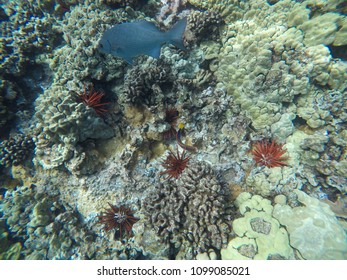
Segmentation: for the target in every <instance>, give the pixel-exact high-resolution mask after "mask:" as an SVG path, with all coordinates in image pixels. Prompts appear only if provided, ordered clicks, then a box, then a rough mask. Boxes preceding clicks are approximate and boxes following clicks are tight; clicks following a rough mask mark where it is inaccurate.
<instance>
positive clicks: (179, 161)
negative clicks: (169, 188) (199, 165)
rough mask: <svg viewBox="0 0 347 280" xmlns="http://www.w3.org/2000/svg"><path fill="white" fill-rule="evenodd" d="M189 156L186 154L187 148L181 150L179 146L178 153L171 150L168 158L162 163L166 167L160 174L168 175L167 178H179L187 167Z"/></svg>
mask: <svg viewBox="0 0 347 280" xmlns="http://www.w3.org/2000/svg"><path fill="white" fill-rule="evenodd" d="M189 160H190V157H189V156H186V150H183V152H181V153H180V152H179V150H178V148H177V150H176V154H175V153H174V152H172V151H170V152H169V154H168V156H167V157H166V159H165V160H164V161H163V163H162V164H161V165H162V166H163V167H164V169H165V170H164V171H162V172H160V175H164V176H166V177H165V179H171V178H176V179H177V178H178V177H179V176H180V175H181V174H182V173H183V171H184V170H185V169H186V167H187V165H188V162H189Z"/></svg>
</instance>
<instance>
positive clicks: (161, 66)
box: [120, 59, 174, 105]
mask: <svg viewBox="0 0 347 280" xmlns="http://www.w3.org/2000/svg"><path fill="white" fill-rule="evenodd" d="M148 61H149V63H144V64H139V65H137V66H135V67H133V68H130V69H129V70H128V72H127V73H126V75H125V78H124V92H123V93H124V94H123V95H122V97H121V98H120V102H121V101H122V100H123V99H124V101H125V102H127V103H129V102H130V103H134V104H148V105H150V104H156V103H158V101H160V99H159V98H161V96H162V95H163V90H162V89H161V86H162V85H163V84H166V83H171V84H172V83H173V80H174V77H173V76H172V74H171V71H170V67H169V66H168V65H165V63H163V62H161V61H160V60H153V59H149V60H148Z"/></svg>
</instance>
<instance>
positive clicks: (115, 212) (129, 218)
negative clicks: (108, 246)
mask: <svg viewBox="0 0 347 280" xmlns="http://www.w3.org/2000/svg"><path fill="white" fill-rule="evenodd" d="M109 205H110V208H108V209H106V213H102V215H100V216H98V218H99V223H101V224H103V225H104V229H105V230H106V231H110V230H113V229H115V230H117V229H118V231H119V234H118V235H116V234H115V238H116V237H117V236H118V237H120V238H122V237H123V233H124V230H125V231H126V233H127V235H128V236H129V235H131V234H132V227H133V225H134V224H135V223H136V222H137V221H138V220H139V219H138V218H135V217H134V216H133V214H134V212H133V211H132V210H131V209H130V208H127V207H125V206H120V207H117V206H115V205H112V204H111V203H109Z"/></svg>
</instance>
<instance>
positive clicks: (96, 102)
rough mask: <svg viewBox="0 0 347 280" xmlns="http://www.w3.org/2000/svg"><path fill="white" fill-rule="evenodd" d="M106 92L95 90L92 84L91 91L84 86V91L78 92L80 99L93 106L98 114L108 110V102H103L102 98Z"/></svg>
mask: <svg viewBox="0 0 347 280" xmlns="http://www.w3.org/2000/svg"><path fill="white" fill-rule="evenodd" d="M104 95H105V94H104V93H102V92H99V91H96V90H94V87H93V86H92V87H91V88H90V90H89V91H87V90H86V87H84V92H83V93H80V94H78V101H79V102H82V103H83V104H84V105H86V106H88V107H90V108H93V109H94V111H95V112H96V113H97V114H99V115H100V114H103V113H105V112H107V109H106V105H107V104H109V102H107V103H101V98H103V97H104Z"/></svg>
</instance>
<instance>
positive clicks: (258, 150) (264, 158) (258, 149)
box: [252, 140, 288, 168]
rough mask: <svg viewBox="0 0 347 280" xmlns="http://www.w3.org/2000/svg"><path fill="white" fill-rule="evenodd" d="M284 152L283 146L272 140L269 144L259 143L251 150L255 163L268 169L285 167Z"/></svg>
mask: <svg viewBox="0 0 347 280" xmlns="http://www.w3.org/2000/svg"><path fill="white" fill-rule="evenodd" d="M286 151H287V150H286V149H283V144H277V143H276V141H274V140H273V141H272V142H271V143H270V142H268V141H265V140H263V141H259V142H257V143H255V144H254V145H253V148H252V154H253V159H254V160H255V161H256V163H257V164H258V165H260V166H267V167H270V168H271V167H278V166H286V165H287V164H286V163H285V162H284V161H285V160H287V159H288V157H285V156H283V154H285V153H286Z"/></svg>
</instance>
